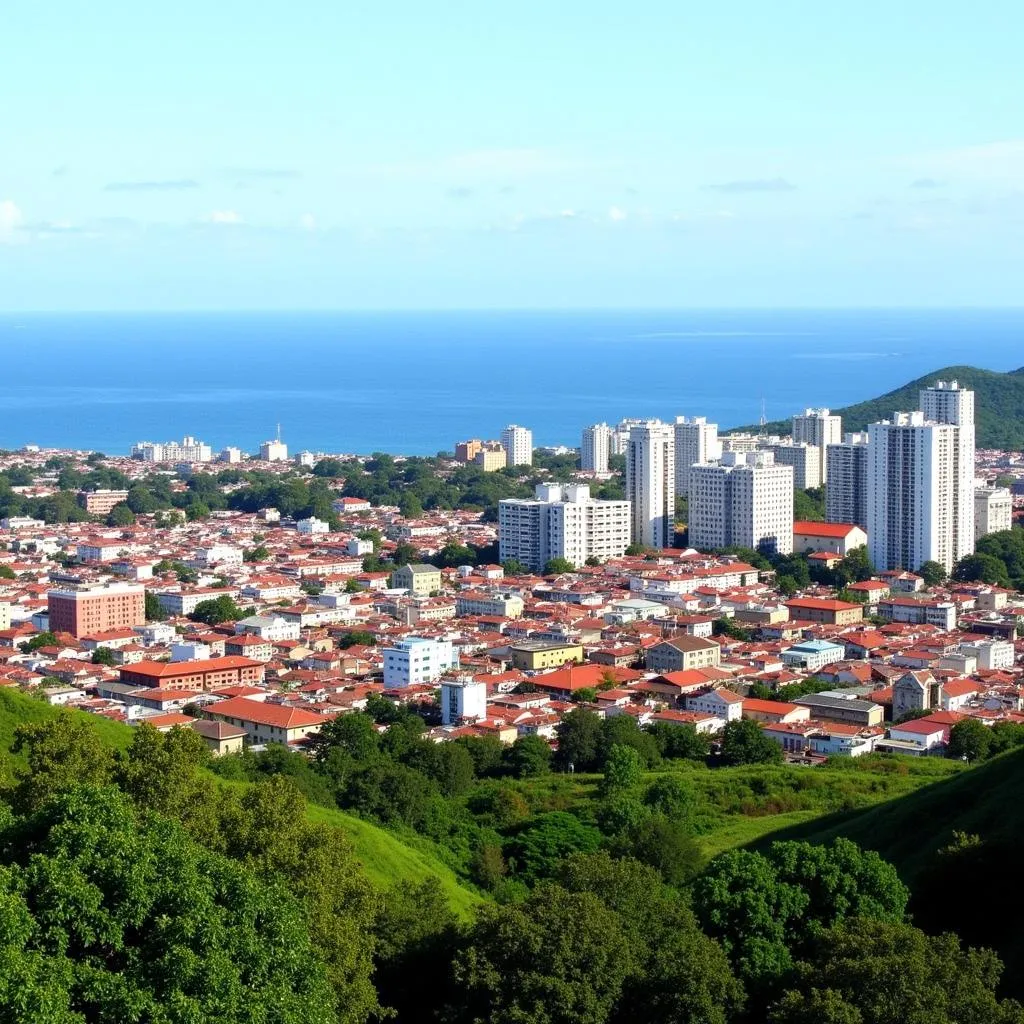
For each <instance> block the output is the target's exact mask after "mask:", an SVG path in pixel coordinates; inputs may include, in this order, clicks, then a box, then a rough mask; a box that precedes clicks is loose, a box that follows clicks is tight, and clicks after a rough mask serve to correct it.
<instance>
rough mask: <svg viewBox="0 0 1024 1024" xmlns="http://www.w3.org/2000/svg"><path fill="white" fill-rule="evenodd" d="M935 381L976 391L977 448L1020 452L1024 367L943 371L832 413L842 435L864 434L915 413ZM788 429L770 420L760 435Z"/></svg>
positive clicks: (782, 422) (1023, 445) (787, 424)
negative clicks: (922, 394) (840, 423)
mask: <svg viewBox="0 0 1024 1024" xmlns="http://www.w3.org/2000/svg"><path fill="white" fill-rule="evenodd" d="M937 380H957V381H959V382H960V383H961V384H963V385H965V386H966V387H969V388H971V389H972V390H973V391H974V392H975V425H976V427H977V434H978V447H979V448H1009V449H1022V448H1024V367H1021V369H1019V370H1013V371H1011V372H1010V373H998V372H996V371H994V370H980V369H978V368H977V367H974V366H946V367H943V368H942V369H941V370H935V371H933V372H932V373H928V374H925V376H923V377H918V378H917V380H912V381H910V382H909V383H907V384H904V385H903V386H902V387H899V388H896V390H895V391H889V392H888V393H886V394H884V395H881V396H879V397H878V398H871V399H868V400H867V401H864V402H858V403H857V404H856V405H848V406H846V408H844V409H833V410H832V411H833V412H835V413H837V414H838V415H840V416H842V417H843V431H844V432H845V431H848V430H866V429H867V425H868V424H869V423H877V422H878V421H879V420H882V419H887V418H889V417H890V416H891V415H892V414H893V412H896V411H900V412H906V411H911V410H913V409H916V408H917V402H918V392H919V391H920V390H921V388H923V387H928V386H929V385H931V384H933V383H934V382H935V381H937ZM794 411H796V410H794ZM791 428H792V424H791V422H790V421H789V420H775V421H774V422H772V423H768V424H766V425H765V430H766V431H767V432H768V433H771V434H789V433H790V432H791ZM734 429H735V430H743V431H751V430H753V431H756V430H758V429H759V428H758V427H757V426H746V427H736V428H734Z"/></svg>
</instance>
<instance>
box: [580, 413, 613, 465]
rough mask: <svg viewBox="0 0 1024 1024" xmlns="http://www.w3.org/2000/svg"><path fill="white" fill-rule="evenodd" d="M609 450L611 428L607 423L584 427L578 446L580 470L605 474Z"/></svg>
mask: <svg viewBox="0 0 1024 1024" xmlns="http://www.w3.org/2000/svg"><path fill="white" fill-rule="evenodd" d="M611 450H612V428H611V427H609V426H608V424H607V423H595V424H593V425H592V426H589V427H585V428H584V430H583V440H582V443H581V444H580V469H583V470H586V471H587V472H590V473H607V472H608V456H609V455H610V454H611Z"/></svg>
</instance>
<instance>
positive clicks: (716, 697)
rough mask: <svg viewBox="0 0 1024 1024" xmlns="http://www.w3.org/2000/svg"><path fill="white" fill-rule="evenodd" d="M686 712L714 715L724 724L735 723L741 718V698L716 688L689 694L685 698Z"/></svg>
mask: <svg viewBox="0 0 1024 1024" xmlns="http://www.w3.org/2000/svg"><path fill="white" fill-rule="evenodd" d="M686 710H687V711H696V712H698V713H700V714H705V715H714V716H715V717H716V718H720V719H722V720H723V721H725V722H735V721H737V720H738V719H740V718H742V717H743V698H742V697H741V696H740V695H739V694H738V693H733V691H732V690H726V689H725V688H724V687H718V688H715V689H711V690H704V691H700V692H698V693H693V694H689V695H688V696H687V697H686Z"/></svg>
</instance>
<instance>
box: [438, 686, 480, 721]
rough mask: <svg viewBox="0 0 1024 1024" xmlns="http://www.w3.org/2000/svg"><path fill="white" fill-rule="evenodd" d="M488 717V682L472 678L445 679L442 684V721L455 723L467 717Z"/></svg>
mask: <svg viewBox="0 0 1024 1024" xmlns="http://www.w3.org/2000/svg"><path fill="white" fill-rule="evenodd" d="M486 717H487V684H486V683H475V682H473V681H472V680H470V679H456V680H451V681H449V680H445V681H444V682H443V683H442V684H441V723H442V724H443V725H453V724H454V723H455V722H461V721H463V720H465V719H478V718H486Z"/></svg>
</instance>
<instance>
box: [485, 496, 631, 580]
mask: <svg viewBox="0 0 1024 1024" xmlns="http://www.w3.org/2000/svg"><path fill="white" fill-rule="evenodd" d="M629 543H630V516H629V502H628V501H597V500H596V499H594V498H592V497H591V496H590V488H589V487H588V486H586V484H538V485H537V488H536V497H535V498H533V499H532V500H531V499H524V498H506V499H504V500H502V501H499V502H498V550H499V557H500V558H501V560H502V561H503V562H504V561H505V560H507V559H509V558H514V559H516V560H518V561H520V562H522V563H523V565H526V566H529V568H531V569H533V570H534V571H536V572H539V571H540V570H542V569H543V568H544V566H545V564H546V563H547V562H548V561H549V560H550V559H552V558H564V559H566V560H568V561H570V562H572V564H573V565H575V566H577V567H578V566H581V565H583V563H584V562H586V560H587V559H588V558H590V557H595V558H599V559H600V560H601V561H602V562H603V561H606V560H607V559H609V558H621V557H622V556H623V555H624V554H625V553H626V548H627V547H629Z"/></svg>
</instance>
